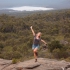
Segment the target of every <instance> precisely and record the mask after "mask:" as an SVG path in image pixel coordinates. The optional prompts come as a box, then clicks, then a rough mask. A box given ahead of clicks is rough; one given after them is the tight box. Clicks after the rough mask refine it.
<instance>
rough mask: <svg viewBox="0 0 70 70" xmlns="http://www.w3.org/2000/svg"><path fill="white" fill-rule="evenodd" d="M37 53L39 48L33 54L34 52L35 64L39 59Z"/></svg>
mask: <svg viewBox="0 0 70 70" xmlns="http://www.w3.org/2000/svg"><path fill="white" fill-rule="evenodd" d="M37 51H38V48H35V49H34V50H33V52H34V57H35V62H37V57H38V53H37Z"/></svg>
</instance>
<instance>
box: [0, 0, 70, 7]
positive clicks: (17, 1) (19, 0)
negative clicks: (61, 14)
mask: <svg viewBox="0 0 70 70" xmlns="http://www.w3.org/2000/svg"><path fill="white" fill-rule="evenodd" d="M19 6H38V7H49V8H70V0H0V8H11V7H19Z"/></svg>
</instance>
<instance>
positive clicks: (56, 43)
mask: <svg viewBox="0 0 70 70" xmlns="http://www.w3.org/2000/svg"><path fill="white" fill-rule="evenodd" d="M62 47H63V45H62V44H60V42H59V41H56V40H55V41H52V42H51V43H50V44H49V47H48V48H49V50H50V52H53V50H54V49H61V48H62Z"/></svg>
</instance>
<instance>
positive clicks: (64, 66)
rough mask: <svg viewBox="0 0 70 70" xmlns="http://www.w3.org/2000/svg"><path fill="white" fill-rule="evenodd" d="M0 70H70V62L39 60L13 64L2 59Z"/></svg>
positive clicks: (0, 60)
mask: <svg viewBox="0 0 70 70" xmlns="http://www.w3.org/2000/svg"><path fill="white" fill-rule="evenodd" d="M0 70H70V62H66V61H64V60H62V61H58V60H55V59H46V58H38V62H34V59H31V60H28V61H25V62H19V63H16V64H12V61H11V60H4V59H0Z"/></svg>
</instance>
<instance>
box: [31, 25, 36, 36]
mask: <svg viewBox="0 0 70 70" xmlns="http://www.w3.org/2000/svg"><path fill="white" fill-rule="evenodd" d="M30 29H31V31H32V33H33V35H34V36H35V32H34V30H33V27H32V26H31V27H30Z"/></svg>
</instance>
